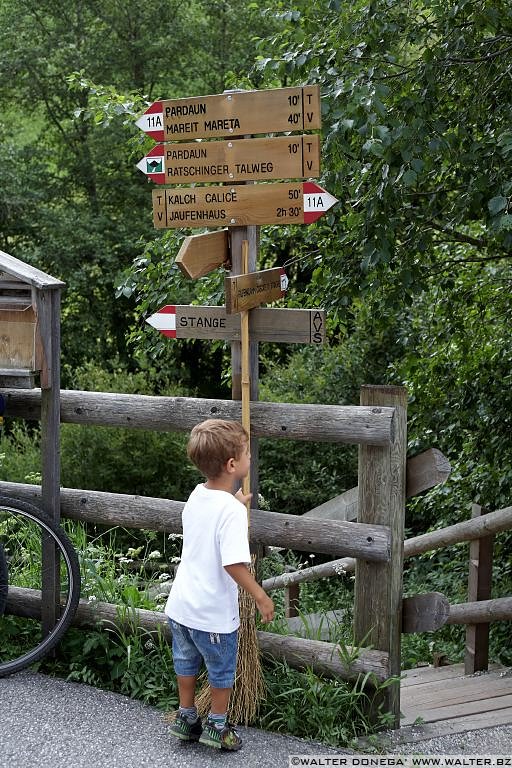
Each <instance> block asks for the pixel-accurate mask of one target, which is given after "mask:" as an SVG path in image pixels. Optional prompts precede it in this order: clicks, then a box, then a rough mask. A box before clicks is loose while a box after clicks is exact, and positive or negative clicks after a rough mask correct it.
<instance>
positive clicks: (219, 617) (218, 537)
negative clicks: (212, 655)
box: [165, 484, 251, 634]
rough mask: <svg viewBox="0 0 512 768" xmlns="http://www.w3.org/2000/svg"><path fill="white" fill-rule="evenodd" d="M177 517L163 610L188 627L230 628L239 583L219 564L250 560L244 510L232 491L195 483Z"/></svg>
mask: <svg viewBox="0 0 512 768" xmlns="http://www.w3.org/2000/svg"><path fill="white" fill-rule="evenodd" d="M182 520H183V551H182V555H181V562H180V564H179V566H178V569H177V571H176V577H175V579H174V583H173V585H172V588H171V592H170V594H169V597H168V599H167V603H166V606H165V613H166V614H167V616H169V617H170V618H171V619H174V621H177V622H178V623H179V624H183V625H184V626H185V627H190V628H191V629H201V630H203V631H204V632H220V633H223V634H227V633H229V632H234V631H235V629H238V627H239V625H240V618H239V613H238V586H237V584H236V582H235V581H234V580H233V579H232V578H231V576H230V575H229V574H228V573H227V571H226V570H225V569H224V566H225V565H233V564H234V563H250V561H251V555H250V551H249V540H248V533H247V530H248V527H247V510H246V508H245V507H244V505H243V504H242V503H241V502H240V501H238V499H236V498H235V497H234V496H233V494H231V493H228V492H227V491H213V490H209V489H208V488H205V486H204V485H203V484H200V485H197V486H196V487H195V488H194V490H193V491H192V493H191V494H190V497H189V499H188V501H187V503H186V504H185V506H184V508H183V514H182Z"/></svg>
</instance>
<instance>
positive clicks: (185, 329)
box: [137, 86, 338, 720]
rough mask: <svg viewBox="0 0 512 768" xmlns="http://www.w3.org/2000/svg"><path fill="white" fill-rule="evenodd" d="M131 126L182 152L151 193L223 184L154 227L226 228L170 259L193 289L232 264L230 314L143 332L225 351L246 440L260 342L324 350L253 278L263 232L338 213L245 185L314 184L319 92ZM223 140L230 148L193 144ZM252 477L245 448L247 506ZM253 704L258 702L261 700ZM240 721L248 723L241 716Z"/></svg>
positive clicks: (168, 202) (159, 315) (161, 170)
mask: <svg viewBox="0 0 512 768" xmlns="http://www.w3.org/2000/svg"><path fill="white" fill-rule="evenodd" d="M137 125H138V126H139V127H140V128H141V129H142V130H143V131H145V132H146V133H147V134H148V135H150V136H152V137H153V138H154V139H155V140H156V141H157V142H179V143H164V144H160V145H158V146H156V147H154V148H153V149H152V150H150V152H148V154H147V155H146V156H145V157H144V158H142V160H141V161H140V162H139V163H138V166H137V167H138V168H140V170H141V171H142V172H143V173H145V174H146V175H147V176H148V177H149V178H150V179H151V180H152V181H154V182H155V183H156V184H166V183H167V184H192V185H195V184H197V183H198V182H199V183H201V182H214V183H215V182H217V183H221V182H227V183H226V185H225V186H209V187H201V186H185V187H178V188H174V189H172V188H165V189H157V190H154V191H153V220H154V225H155V227H156V228H158V229H166V228H169V229H172V228H181V227H190V228H195V227H205V226H206V227H214V228H215V227H225V226H227V227H229V233H226V231H225V230H223V231H222V232H217V233H207V234H205V235H195V236H191V237H188V238H186V240H185V241H184V243H183V245H182V247H181V249H180V252H179V254H178V258H177V263H178V264H179V267H180V269H181V270H182V271H183V272H184V274H186V275H188V276H189V277H194V278H197V277H200V276H202V275H205V274H207V273H208V272H209V271H210V270H211V269H213V268H215V267H216V266H220V265H221V264H225V265H227V264H228V262H229V267H230V269H231V276H230V277H227V278H226V280H225V302H226V306H225V307H195V306H177V305H166V306H164V307H162V308H161V309H160V310H159V311H158V312H156V313H155V314H153V315H151V317H150V318H148V320H147V322H148V323H149V324H150V325H152V326H153V327H155V328H157V329H158V330H159V331H160V332H161V333H163V334H164V335H165V336H167V337H169V338H176V339H179V338H195V339H201V338H204V339H225V340H229V341H230V342H231V372H232V388H231V390H232V397H233V399H235V400H240V399H241V400H242V422H243V423H244V424H245V425H246V426H247V428H249V424H250V415H249V404H250V401H254V400H257V399H258V342H260V341H278V342H285V343H306V344H308V343H309V344H321V343H323V341H324V340H325V313H324V311H323V310H292V309H268V308H262V307H260V304H262V303H263V302H269V301H273V300H275V299H278V298H281V297H282V295H283V292H284V290H286V287H287V282H288V281H287V278H286V275H284V270H283V269H281V268H276V269H269V270H261V271H259V272H258V271H256V262H257V254H258V239H259V229H258V225H262V224H311V223H312V222H314V221H316V220H317V219H319V218H320V217H321V216H323V215H324V214H325V213H326V212H327V211H328V210H329V209H330V208H331V207H332V206H333V205H334V204H335V203H336V202H338V201H337V200H336V198H335V197H333V195H331V194H330V193H329V192H327V191H326V190H325V189H323V188H322V187H320V186H318V184H315V183H314V182H312V181H304V182H288V183H265V184H249V183H247V182H250V181H270V180H272V179H285V178H288V179H297V178H301V179H305V178H311V177H315V176H317V175H318V173H319V171H320V140H319V137H318V136H315V135H295V134H296V133H297V132H301V131H307V130H314V129H317V128H320V126H321V111H320V91H319V87H318V86H304V87H297V88H278V89H274V90H267V91H233V92H229V91H228V92H225V93H223V94H221V95H217V96H204V97H194V98H187V99H173V100H169V101H158V102H154V103H153V104H152V105H151V106H150V107H149V109H147V110H146V112H145V114H144V115H143V116H142V117H141V118H140V119H139V120H138V121H137ZM268 133H286V134H288V135H286V136H282V137H268V138H254V134H268ZM249 134H251V135H252V136H253V137H252V138H249V137H248V135H249ZM242 136H245V138H241V137H242ZM223 137H229V140H228V141H208V142H205V141H199V140H200V139H220V138H223ZM228 250H229V253H228ZM257 476H258V441H257V439H255V438H253V437H252V436H251V488H250V490H251V492H252V498H253V503H254V502H255V501H256V500H257V498H258V479H257ZM246 490H247V489H246ZM238 690H239V689H237V688H235V694H236V696H238V695H239V693H237V691H238ZM251 693H252V698H253V699H254V697H255V695H256V694H255V692H249V696H251ZM236 696H235V698H236ZM256 698H259V694H258V695H256ZM253 704H255V701H250V702H248V701H247V699H246V701H245V704H244V706H245V707H246V708H247V709H250V708H251V707H252V705H253ZM244 717H246V718H247V720H248V719H249V716H248V715H247V713H246V712H245V713H244Z"/></svg>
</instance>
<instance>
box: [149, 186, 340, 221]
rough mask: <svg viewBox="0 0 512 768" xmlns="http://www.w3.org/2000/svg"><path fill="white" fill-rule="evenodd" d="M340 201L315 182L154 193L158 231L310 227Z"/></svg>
mask: <svg viewBox="0 0 512 768" xmlns="http://www.w3.org/2000/svg"><path fill="white" fill-rule="evenodd" d="M337 202H338V200H337V199H336V198H335V197H334V196H333V195H331V194H330V193H329V192H327V191H326V190H325V189H323V188H322V187H320V186H319V185H318V184H315V182H313V181H305V182H290V183H281V184H244V185H234V186H229V185H226V186H224V187H180V188H178V189H172V188H166V189H155V190H153V221H154V224H155V227H156V228H157V229H169V228H171V229H172V228H178V227H225V226H231V227H232V226H237V227H238V226H246V225H248V224H256V225H258V224H311V223H312V222H314V221H316V220H317V219H319V218H320V216H323V215H324V213H326V212H327V211H328V210H329V209H330V208H332V206H333V205H335V203H337Z"/></svg>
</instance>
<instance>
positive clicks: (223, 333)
mask: <svg viewBox="0 0 512 768" xmlns="http://www.w3.org/2000/svg"><path fill="white" fill-rule="evenodd" d="M146 322H147V323H149V325H151V326H152V327H153V328H156V329H157V330H158V331H160V333H162V334H163V335H164V336H167V337H168V338H170V339H210V340H215V341H216V340H220V341H232V342H237V341H240V338H241V330H240V315H239V314H232V315H228V314H227V312H226V307H205V306H194V305H186V304H185V305H179V304H168V305H166V306H165V307H162V308H161V309H159V310H158V312H155V313H154V314H153V315H151V316H150V317H148V318H147V320H146ZM249 333H250V336H251V339H252V340H253V341H255V342H260V341H272V342H278V343H281V344H323V343H324V342H325V311H324V310H323V309H274V308H267V307H259V308H257V309H253V310H251V313H250V315H249Z"/></svg>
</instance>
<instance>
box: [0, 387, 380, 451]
mask: <svg viewBox="0 0 512 768" xmlns="http://www.w3.org/2000/svg"><path fill="white" fill-rule="evenodd" d="M2 394H3V395H4V397H5V398H6V400H7V404H6V415H8V416H18V417H21V418H23V419H29V420H30V419H33V420H38V419H40V416H41V390H40V389H3V390H2ZM60 402H61V407H60V414H61V421H62V422H68V423H71V424H88V425H96V426H103V427H128V428H134V429H148V430H154V431H158V432H166V431H176V432H189V431H190V430H191V429H192V427H193V426H194V425H195V424H197V423H198V422H200V421H203V420H204V419H209V418H212V417H216V418H225V419H238V420H241V418H242V406H241V403H240V401H236V400H206V399H200V398H193V397H160V396H151V395H120V394H116V393H110V392H83V391H79V390H66V389H64V390H62V391H61V393H60ZM394 413H395V411H394V408H384V407H373V406H361V405H311V404H307V405H304V404H295V403H264V402H254V403H251V431H252V433H253V436H254V437H273V438H276V437H279V438H287V439H290V440H309V441H312V442H315V441H318V442H333V443H353V444H359V445H382V446H384V445H390V444H391V443H392V442H393V440H394Z"/></svg>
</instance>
